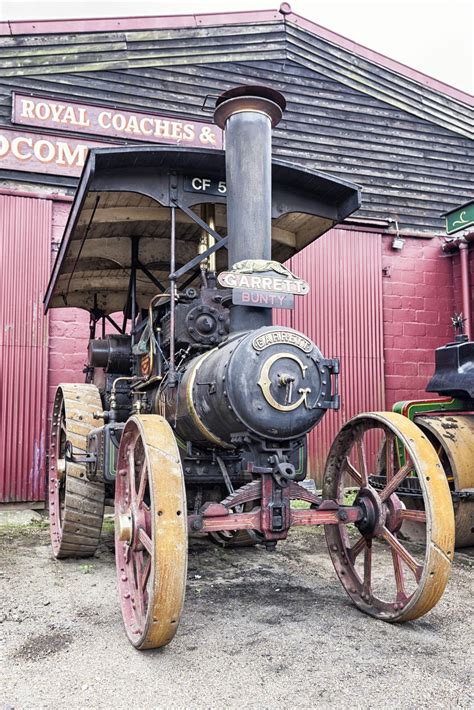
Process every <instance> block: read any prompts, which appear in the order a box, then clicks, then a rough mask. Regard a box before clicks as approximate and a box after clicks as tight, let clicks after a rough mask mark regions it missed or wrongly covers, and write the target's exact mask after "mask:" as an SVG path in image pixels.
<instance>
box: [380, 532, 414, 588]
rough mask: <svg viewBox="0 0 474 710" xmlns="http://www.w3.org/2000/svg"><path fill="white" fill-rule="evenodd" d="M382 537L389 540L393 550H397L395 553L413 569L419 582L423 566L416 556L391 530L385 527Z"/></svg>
mask: <svg viewBox="0 0 474 710" xmlns="http://www.w3.org/2000/svg"><path fill="white" fill-rule="evenodd" d="M382 537H383V538H384V540H386V541H387V542H388V544H389V545H390V547H391V548H392V551H393V552H395V554H396V555H397V556H398V557H400V558H401V559H402V560H403V561H404V562H405V564H406V565H407V567H408V568H409V569H411V571H412V572H413V574H414V575H415V579H416V581H417V582H419V581H420V579H421V574H422V571H423V566H422V565H420V564H419V563H418V562H417V561H416V560H415V558H414V557H413V556H412V555H411V554H410V553H409V552H408V550H407V549H406V547H404V546H403V545H402V544H401V542H400V540H398V539H397V538H396V537H395V535H393V534H392V533H391V532H390V530H388V529H387V528H385V527H384V528H383V530H382Z"/></svg>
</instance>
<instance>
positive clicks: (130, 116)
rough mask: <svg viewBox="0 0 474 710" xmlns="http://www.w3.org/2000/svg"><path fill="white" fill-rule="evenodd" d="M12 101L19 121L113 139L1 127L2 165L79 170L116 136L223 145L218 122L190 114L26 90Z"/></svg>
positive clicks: (50, 170) (120, 139)
mask: <svg viewBox="0 0 474 710" xmlns="http://www.w3.org/2000/svg"><path fill="white" fill-rule="evenodd" d="M12 105H13V108H12V122H13V123H14V124H18V125H25V126H31V127H33V128H36V129H38V128H42V129H54V130H56V131H60V132H61V133H74V134H76V135H77V134H78V133H86V134H89V135H92V136H104V137H105V138H108V139H109V141H104V142H100V141H96V140H94V139H93V138H91V139H89V138H84V139H82V140H81V139H80V138H78V137H77V138H73V137H69V136H63V135H58V134H47V133H41V134H40V133H36V132H33V131H21V130H14V129H9V128H1V127H0V169H1V168H3V169H12V170H19V171H27V172H40V173H53V174H56V175H61V174H63V175H68V176H79V175H80V174H81V171H82V168H83V166H84V163H85V160H86V157H87V151H88V149H89V148H92V147H101V146H107V145H108V146H110V145H113V144H114V139H117V143H123V142H126V141H134V142H137V141H138V142H141V143H160V144H163V143H164V144H171V145H186V146H194V147H196V146H197V147H205V148H222V131H221V130H220V129H219V128H218V127H217V126H215V125H214V124H209V123H204V122H201V121H194V120H190V119H187V118H178V117H170V116H161V115H156V114H148V113H142V112H139V111H127V110H122V109H115V108H112V107H110V106H97V105H92V104H80V103H76V102H74V101H59V100H57V99H52V98H47V97H43V96H25V95H22V94H13V102H12Z"/></svg>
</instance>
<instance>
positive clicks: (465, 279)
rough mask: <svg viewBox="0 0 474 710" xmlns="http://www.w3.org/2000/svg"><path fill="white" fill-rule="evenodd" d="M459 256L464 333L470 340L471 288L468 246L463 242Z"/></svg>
mask: <svg viewBox="0 0 474 710" xmlns="http://www.w3.org/2000/svg"><path fill="white" fill-rule="evenodd" d="M459 257H460V260H461V291H462V314H463V316H464V320H465V328H464V330H465V333H466V335H467V337H468V339H469V340H471V298H470V296H471V293H470V291H471V289H470V284H469V246H468V244H466V243H465V242H463V243H462V244H460V245H459Z"/></svg>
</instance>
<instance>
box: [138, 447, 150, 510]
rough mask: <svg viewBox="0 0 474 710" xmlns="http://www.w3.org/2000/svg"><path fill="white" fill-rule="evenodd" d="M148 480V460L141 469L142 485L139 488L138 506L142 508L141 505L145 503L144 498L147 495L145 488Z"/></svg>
mask: <svg viewBox="0 0 474 710" xmlns="http://www.w3.org/2000/svg"><path fill="white" fill-rule="evenodd" d="M147 480H148V468H147V465H146V459H145V460H144V461H143V463H142V467H141V469H140V485H139V486H138V493H137V506H138V507H140V506H141V504H142V503H143V496H144V495H145V488H146V484H147Z"/></svg>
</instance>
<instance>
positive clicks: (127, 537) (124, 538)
mask: <svg viewBox="0 0 474 710" xmlns="http://www.w3.org/2000/svg"><path fill="white" fill-rule="evenodd" d="M132 535H133V520H132V512H131V510H128V511H127V512H125V513H120V515H119V516H118V538H119V540H120V541H121V542H128V543H130V542H131V541H132Z"/></svg>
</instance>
